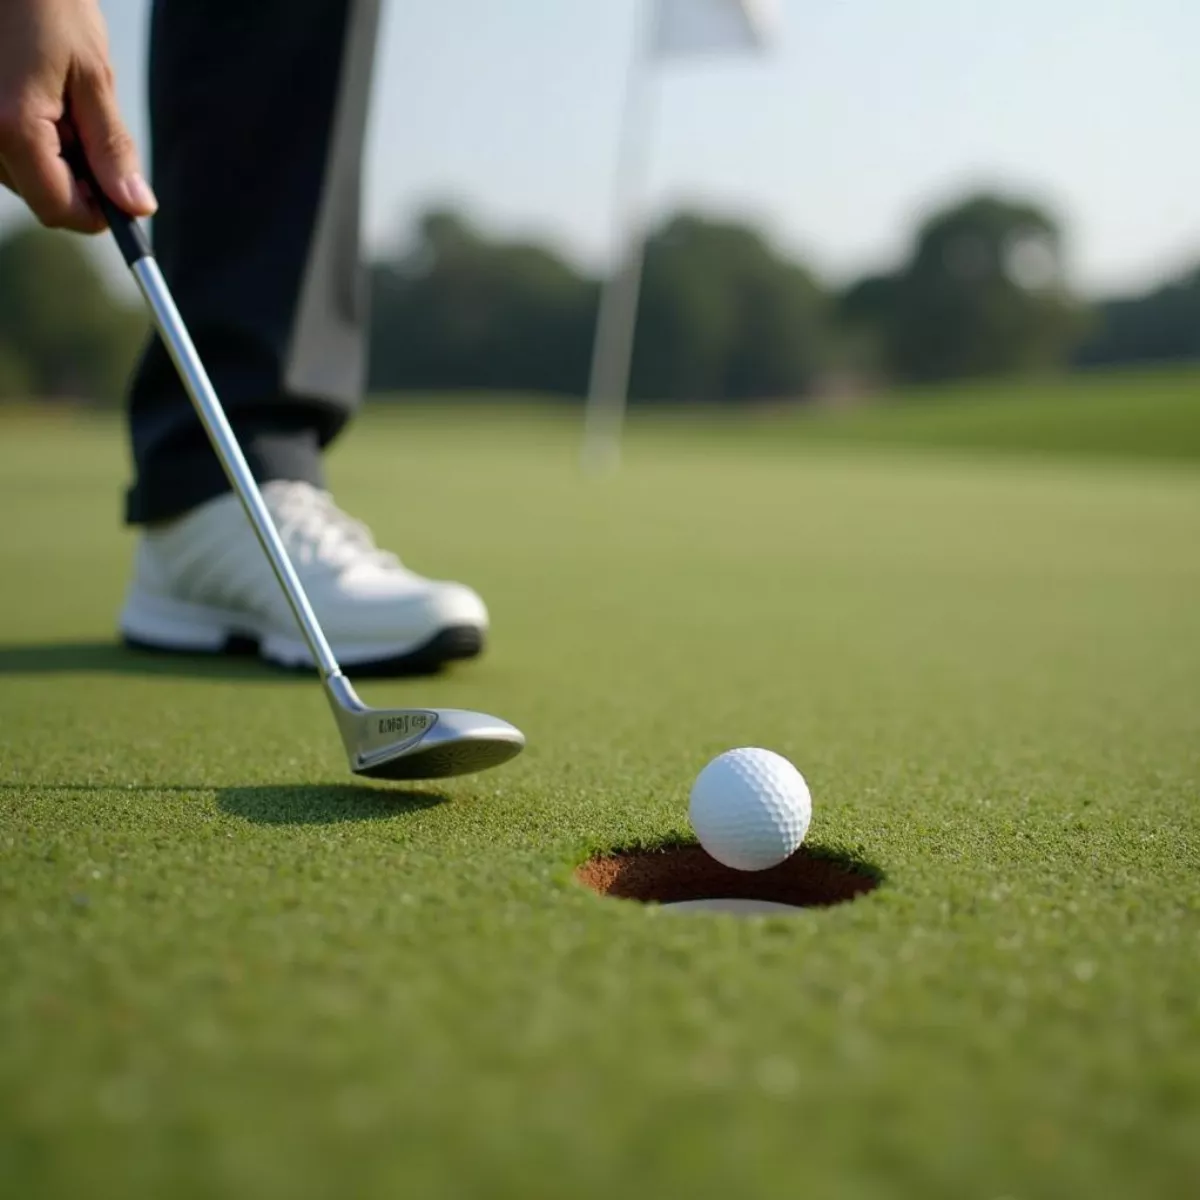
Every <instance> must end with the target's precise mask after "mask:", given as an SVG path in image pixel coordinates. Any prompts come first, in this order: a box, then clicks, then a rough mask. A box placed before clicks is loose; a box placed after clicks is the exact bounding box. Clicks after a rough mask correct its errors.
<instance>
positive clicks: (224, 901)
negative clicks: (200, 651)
mask: <svg viewBox="0 0 1200 1200" xmlns="http://www.w3.org/2000/svg"><path fill="white" fill-rule="evenodd" d="M1130 423H1131V425H1136V424H1137V413H1136V408H1135V406H1134V405H1133V404H1132V403H1131V406H1130ZM783 424H784V425H785V426H786V428H787V430H788V432H787V437H788V438H789V439H790V444H789V445H787V446H786V447H785V446H783V445H782V444H781V441H782V439H781V437H779V436H776V432H775V426H774V425H772V424H771V423H769V422H767V423H764V422H760V423H759V424H758V425H757V426H755V427H754V428H753V429H749V428H747V429H746V430H742V431H739V432H738V433H737V435H736V436H732V435H731V436H729V437H728V438H722V437H720V436H716V435H715V434H714V433H713V432H712V431H711V430H710V431H698V432H697V433H696V434H695V435H694V436H693V435H691V434H679V435H672V434H669V433H668V432H667V431H665V430H664V428H663V427H662V426H661V424H660V423H650V422H648V423H647V425H646V428H645V429H644V430H642V429H639V427H637V426H635V428H634V430H633V431H632V433H631V436H630V441H629V453H628V456H627V461H626V466H625V469H624V471H623V472H622V473H621V474H620V475H618V476H616V477H614V478H609V479H600V480H584V479H582V478H581V477H580V476H579V474H578V472H577V471H576V466H575V444H574V441H573V440H572V438H573V433H574V427H573V426H571V425H568V424H567V423H566V422H565V421H564V420H563V419H561V418H556V417H550V416H533V415H529V414H521V415H517V414H514V413H512V412H508V411H504V410H495V409H494V410H491V411H486V410H478V409H475V410H471V409H450V410H448V411H446V412H444V413H443V414H442V415H440V416H439V415H437V414H433V413H429V412H424V411H412V412H402V413H401V412H395V413H393V412H375V413H372V414H370V415H369V416H368V417H367V418H365V419H364V421H363V422H362V424H361V425H360V426H359V427H357V428H356V429H355V431H354V432H353V433H352V435H351V436H350V437H349V438H348V439H347V441H346V443H345V444H344V446H342V447H341V448H339V449H338V450H337V452H336V453H335V454H334V456H333V458H332V462H331V477H332V481H333V484H334V486H335V488H336V491H337V494H338V496H339V498H340V499H341V500H342V502H343V503H344V504H345V506H346V507H347V508H349V509H350V510H351V511H352V512H355V513H356V514H358V515H361V516H362V517H364V518H365V519H367V520H369V521H370V522H371V523H372V524H373V526H374V527H375V529H376V532H377V534H378V535H379V537H380V540H381V541H382V542H384V543H386V544H388V545H393V546H395V547H396V548H398V549H400V550H401V551H402V553H403V554H404V556H405V557H406V558H407V559H409V560H410V561H411V563H412V565H414V566H415V567H416V568H418V569H420V570H423V571H426V572H428V573H433V574H441V575H445V576H450V577H459V578H463V579H466V580H468V581H470V582H471V583H473V584H475V585H476V586H477V587H479V589H480V590H481V591H482V593H483V594H484V595H485V597H486V598H487V599H488V601H489V604H490V606H491V610H492V615H493V620H494V640H493V643H492V646H491V648H490V651H489V653H488V654H487V656H486V657H485V658H484V659H482V660H481V661H480V662H478V663H476V664H473V665H469V666H465V667H463V668H461V669H457V670H455V671H453V672H452V673H450V674H447V675H445V676H444V677H440V678H438V679H434V680H425V681H402V682H396V683H390V684H389V683H364V684H363V686H362V687H361V691H362V693H363V695H364V698H365V699H367V700H368V702H371V703H397V704H408V703H412V704H429V705H448V706H449V705H462V706H467V707H472V708H479V709H483V710H485V711H492V712H495V713H497V714H499V715H502V716H504V717H506V718H508V719H510V720H512V721H513V722H514V723H516V724H517V725H519V726H520V727H521V728H522V729H524V730H525V732H526V734H527V735H528V738H529V748H528V750H527V752H526V753H525V755H524V756H523V757H522V758H520V759H518V760H517V761H516V762H514V763H513V764H511V765H510V766H508V767H505V768H503V769H502V770H499V771H496V772H493V773H489V774H486V775H481V776H477V777H472V778H468V779H464V780H461V781H452V782H449V783H446V784H445V785H441V786H429V787H422V788H416V789H407V790H406V789H397V788H395V787H387V786H373V785H360V784H357V783H355V782H353V781H352V780H351V779H350V778H349V776H347V774H346V773H345V770H344V766H343V762H342V759H341V752H340V748H339V745H338V741H337V737H336V734H335V732H334V730H333V728H332V726H331V723H330V720H329V714H328V712H327V710H326V708H325V705H324V701H323V699H322V697H321V695H320V693H319V691H318V690H317V689H316V688H315V687H314V686H313V685H312V684H310V683H308V682H303V681H295V680H291V679H285V678H280V677H277V676H275V675H273V674H270V673H268V672H266V671H264V670H260V669H258V668H257V667H255V666H254V665H253V664H246V663H233V664H205V663H175V662H163V661H159V660H156V659H146V658H141V657H137V656H133V655H127V654H125V653H123V652H122V651H120V650H117V649H114V648H112V646H111V631H112V625H113V617H114V613H115V611H116V609H117V607H118V606H119V603H120V599H121V589H122V586H123V584H124V580H125V577H126V572H127V568H128V563H129V558H130V552H131V545H132V543H131V539H130V538H129V536H128V535H127V534H126V533H123V532H122V531H121V530H120V529H119V527H118V515H119V509H120V488H121V485H122V481H123V472H124V466H125V461H124V453H123V449H122V441H121V434H120V431H119V429H118V427H117V426H116V425H115V424H109V423H106V422H104V421H95V422H84V421H81V420H78V419H70V418H64V419H61V420H57V421H52V420H49V419H17V418H8V419H0V498H2V500H3V506H4V512H5V514H6V519H5V522H4V526H3V530H2V531H0V578H2V579H3V586H2V587H0V978H2V980H3V982H2V984H0V1179H3V1180H4V1181H5V1189H4V1190H5V1191H6V1192H8V1193H10V1194H12V1195H14V1196H34V1195H37V1196H56V1197H57V1196H62V1197H78V1196H81V1195H87V1196H99V1195H106V1196H107V1195H112V1196H122V1197H130V1196H147V1197H149V1196H164V1195H172V1196H182V1197H189V1196H195V1197H201V1196H218V1195H219V1196H222V1197H231V1196H237V1197H241V1196H245V1197H255V1198H260V1197H274V1196H280V1197H284V1196H286V1197H288V1198H289V1200H300V1198H305V1197H310V1196H311V1197H316V1196H328V1195H346V1196H349V1195H355V1196H372V1197H373V1196H379V1197H384V1196H387V1197H393V1196H398V1195H412V1196H417V1195H419V1196H422V1197H442V1196H445V1197H461V1196H465V1195H479V1196H513V1197H522V1198H526V1197H533V1196H562V1195H570V1196H573V1197H592V1196H595V1197H612V1196H614V1195H621V1196H653V1197H662V1196H668V1195H673V1196H674V1195H689V1196H693V1197H709V1196H711V1197H730V1196H734V1195H737V1196H797V1195H810V1196H819V1197H822V1198H823V1200H829V1198H838V1197H855V1198H862V1200H874V1198H876V1197H891V1196H898V1195H905V1196H914V1197H921V1198H922V1200H934V1198H938V1197H946V1198H947V1200H952V1198H953V1200H962V1198H964V1197H980V1198H989V1197H1001V1196H1012V1197H1021V1198H1022V1200H1027V1198H1033V1197H1047V1198H1050V1197H1053V1198H1056V1200H1058V1198H1061V1197H1064V1196H1084V1195H1086V1196H1088V1197H1089V1198H1091V1200H1095V1198H1096V1197H1107V1196H1112V1197H1122V1198H1123V1200H1125V1198H1128V1197H1131V1196H1138V1197H1150V1196H1164V1197H1165V1196H1180V1195H1184V1194H1188V1193H1189V1192H1190V1191H1191V1190H1192V1186H1193V1185H1194V1183H1195V1180H1196V1178H1197V1176H1198V1173H1200V1140H1198V1139H1197V1138H1196V1136H1195V1134H1196V1129H1197V1120H1198V1118H1200V1006H1198V1002H1197V982H1198V979H1200V958H1198V953H1200V815H1198V809H1197V798H1198V795H1197V794H1198V790H1200V789H1198V781H1200V704H1198V700H1200V682H1198V681H1200V552H1198V551H1200V474H1198V473H1197V472H1196V470H1195V468H1194V466H1191V465H1189V464H1188V463H1186V462H1185V463H1181V464H1177V465H1170V466H1154V465H1152V464H1150V463H1139V462H1135V461H1132V460H1131V461H1128V462H1123V461H1120V460H1119V459H1116V458H1111V459H1110V460H1099V459H1097V460H1095V461H1089V460H1079V459H1069V458H1062V459H1056V458H1045V457H1043V458H1032V457H1030V458H1022V457H1019V456H1015V455H1012V456H1008V457H970V456H955V455H954V454H951V453H939V454H929V453H926V452H924V451H921V450H918V449H912V450H908V449H896V448H894V449H892V450H883V451H880V450H875V449H869V448H864V447H860V446H857V445H855V444H854V443H853V439H850V438H848V439H846V440H845V441H844V443H840V444H833V443H831V442H830V441H828V440H826V439H817V440H815V441H809V440H806V439H805V438H804V437H803V436H801V435H799V434H794V432H793V430H794V425H795V423H794V421H792V420H791V419H790V418H789V419H787V420H785V421H784V423H783ZM883 440H888V439H886V438H885V439H883ZM891 440H892V441H893V442H896V441H903V440H904V439H903V438H893V439H891ZM968 441H969V439H968ZM747 744H751V745H764V746H768V747H770V748H772V749H775V750H778V751H779V752H780V753H783V754H785V755H787V756H788V757H790V758H791V759H792V760H793V761H794V762H795V763H796V764H797V765H798V766H799V767H800V769H801V770H802V771H803V772H804V773H805V775H806V777H807V778H808V781H809V783H810V785H811V787H812V790H813V795H814V804H815V810H814V820H813V825H812V829H811V831H810V835H809V842H810V844H812V845H814V846H816V847H818V848H820V849H823V850H825V851H829V852H837V853H841V854H847V855H851V856H853V857H857V858H858V859H860V860H863V861H865V862H867V863H869V864H873V865H874V866H875V867H877V868H878V869H879V870H880V871H882V873H883V874H884V876H885V878H884V882H883V885H882V886H881V887H880V888H879V889H878V890H875V891H873V892H871V893H870V894H869V895H864V896H861V897H859V898H858V899H856V900H854V901H853V902H851V903H847V904H842V905H839V906H837V907H834V908H829V909H825V910H820V911H816V910H814V911H811V912H807V913H805V914H803V915H802V916H801V917H800V918H796V917H785V918H773V917H770V916H766V917H758V918H751V919H743V918H739V917H737V916H731V915H724V914H719V913H713V914H701V913H690V914H688V915H686V916H680V915H675V914H672V913H669V912H667V911H664V910H662V909H656V908H654V907H647V906H644V905H640V904H637V903H635V902H633V901H628V900H615V899H604V898H600V897H598V896H596V895H594V894H593V893H591V892H589V891H587V890H586V889H584V888H583V887H581V886H579V885H578V884H577V883H576V882H575V880H574V878H573V870H574V868H575V866H576V865H577V864H579V863H580V862H581V861H582V860H583V859H584V858H585V857H586V856H587V855H588V854H589V853H591V852H593V851H596V850H606V849H612V848H618V847H635V846H654V845H657V844H660V843H663V842H671V841H678V840H681V839H687V837H688V828H687V818H686V800H687V791H688V787H689V784H690V781H691V779H692V778H693V776H694V775H695V773H696V772H697V771H698V770H699V769H700V768H701V767H702V766H703V765H704V763H705V762H706V761H707V760H708V759H709V758H710V757H711V756H712V755H714V754H716V753H718V752H720V751H721V750H724V749H727V748H729V747H731V746H737V745H747Z"/></svg>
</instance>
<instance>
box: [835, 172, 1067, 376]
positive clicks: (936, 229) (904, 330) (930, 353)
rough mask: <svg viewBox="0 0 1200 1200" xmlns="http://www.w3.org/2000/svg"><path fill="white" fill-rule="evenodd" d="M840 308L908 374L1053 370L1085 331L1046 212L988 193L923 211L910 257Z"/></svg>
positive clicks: (855, 291) (865, 283)
mask: <svg viewBox="0 0 1200 1200" xmlns="http://www.w3.org/2000/svg"><path fill="white" fill-rule="evenodd" d="M840 314H841V316H842V318H843V320H844V321H846V322H848V323H849V324H850V325H851V326H854V327H857V328H858V329H859V330H860V331H861V330H873V331H874V332H875V335H876V336H877V338H878V340H879V343H880V345H881V346H882V353H883V358H884V361H885V362H886V364H887V366H888V367H889V368H890V370H891V371H892V372H893V373H894V374H895V375H897V376H899V377H900V378H903V379H909V380H940V379H953V378H960V377H965V376H988V375H1000V374H1009V373H1014V372H1024V371H1030V370H1039V369H1046V368H1050V367H1055V366H1061V365H1063V364H1065V363H1066V362H1067V361H1068V359H1069V357H1070V354H1071V351H1072V349H1073V347H1074V345H1075V344H1076V342H1077V341H1078V339H1079V337H1080V335H1081V333H1082V331H1083V325H1082V321H1081V313H1080V310H1079V309H1078V307H1077V306H1076V304H1075V303H1074V301H1073V300H1072V298H1071V296H1070V294H1069V292H1068V290H1067V288H1066V285H1065V282H1064V272H1063V267H1062V254H1061V233H1060V230H1059V227H1058V225H1057V223H1056V222H1055V220H1054V219H1053V217H1051V216H1050V215H1049V214H1048V213H1046V212H1045V211H1044V210H1043V209H1041V208H1040V207H1038V206H1037V205H1035V204H1031V203H1024V202H1016V201H1012V200H1008V199H1005V198H1003V197H999V196H992V195H978V196H973V197H970V198H968V199H966V200H965V201H963V202H962V203H960V204H958V205H955V206H953V207H951V208H948V209H946V210H944V211H942V212H939V213H936V214H934V215H933V216H932V217H930V218H929V219H928V220H927V221H926V222H925V223H924V224H923V225H922V226H921V227H920V229H919V230H918V231H917V236H916V239H915V244H914V247H913V251H912V254H911V256H910V258H909V261H908V263H907V264H906V265H905V266H904V267H903V268H902V269H901V270H900V271H899V272H898V273H897V274H895V275H893V276H890V277H889V276H874V277H872V278H869V279H865V280H862V281H861V282H860V283H858V284H856V285H855V286H853V287H852V288H850V289H849V290H848V291H847V292H846V293H845V294H844V295H843V296H842V298H841V302H840Z"/></svg>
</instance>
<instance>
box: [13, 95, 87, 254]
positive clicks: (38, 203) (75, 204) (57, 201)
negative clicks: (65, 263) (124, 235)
mask: <svg viewBox="0 0 1200 1200" xmlns="http://www.w3.org/2000/svg"><path fill="white" fill-rule="evenodd" d="M60 149H61V143H60V141H59V136H58V129H57V128H56V126H55V124H54V122H53V121H48V120H44V119H39V118H28V117H21V116H17V117H9V118H2V119H0V173H2V174H0V182H3V183H4V184H5V185H6V186H7V187H9V188H11V189H12V190H13V191H15V192H16V193H17V194H18V195H19V196H20V197H21V198H22V199H23V200H24V201H25V203H26V204H27V205H29V208H30V210H31V211H32V213H33V215H34V216H35V217H37V219H38V220H39V221H40V222H41V223H42V224H43V225H45V226H47V227H49V228H51V229H72V230H75V231H76V232H78V233H97V232H99V231H100V230H101V229H103V228H104V219H103V217H101V216H100V214H99V212H98V211H97V210H96V209H95V208H94V207H93V206H92V205H90V204H89V203H88V201H87V199H86V198H85V197H84V195H83V192H82V190H81V189H80V186H79V184H78V183H77V182H76V180H75V177H74V176H73V175H72V174H71V170H70V168H69V167H68V166H67V164H66V163H65V162H63V160H62V158H61V157H60V156H59V150H60Z"/></svg>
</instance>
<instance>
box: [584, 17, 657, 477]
mask: <svg viewBox="0 0 1200 1200" xmlns="http://www.w3.org/2000/svg"><path fill="white" fill-rule="evenodd" d="M641 7H642V8H643V9H644V12H645V16H644V17H643V18H642V19H641V21H640V23H639V25H638V28H637V34H636V43H635V46H634V52H633V56H632V60H631V62H630V67H629V72H628V77H627V81H626V87H625V111H624V115H623V117H622V120H621V133H620V138H621V141H620V148H619V157H618V162H617V174H616V189H615V200H614V204H613V211H614V214H615V219H614V226H615V228H616V236H617V240H616V254H617V262H616V263H615V265H614V268H613V270H612V271H611V272H610V274H609V276H608V278H607V279H606V280H605V282H604V283H603V284H602V287H601V292H600V311H599V316H598V318H597V322H596V336H595V342H594V346H593V351H592V369H591V378H590V380H589V383H588V397H587V406H586V411H585V417H584V437H583V465H584V469H585V470H591V471H603V470H612V469H614V468H615V467H616V466H617V465H618V464H619V462H620V457H621V433H622V430H623V427H624V422H625V408H626V405H627V403H628V392H629V379H630V369H631V366H632V362H633V347H634V337H635V333H636V330H637V313H638V300H639V293H640V291H641V285H642V266H643V263H644V260H645V252H646V246H645V241H646V232H645V229H644V228H643V225H642V218H641V215H640V206H639V203H638V200H639V197H640V194H641V190H642V184H643V183H644V181H645V178H646V174H647V169H648V166H649V151H650V146H651V142H652V125H653V122H654V117H655V115H656V114H655V107H656V106H655V104H654V100H655V89H654V86H653V79H652V73H653V71H652V68H653V63H652V57H653V55H652V42H653V35H654V30H655V18H656V16H657V10H656V5H655V4H652V3H643V4H642V5H641Z"/></svg>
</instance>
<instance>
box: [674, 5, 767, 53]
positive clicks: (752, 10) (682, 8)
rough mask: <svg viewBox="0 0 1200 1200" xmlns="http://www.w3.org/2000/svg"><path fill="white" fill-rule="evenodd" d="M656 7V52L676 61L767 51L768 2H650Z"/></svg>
mask: <svg viewBox="0 0 1200 1200" xmlns="http://www.w3.org/2000/svg"><path fill="white" fill-rule="evenodd" d="M651 3H653V4H655V5H656V6H657V10H658V11H657V14H656V19H655V29H654V37H653V46H652V49H653V53H654V54H655V55H656V56H657V57H659V58H673V57H676V56H687V55H697V54H712V53H726V54H728V53H732V52H737V51H761V50H765V49H766V47H767V43H768V41H769V39H770V34H771V29H770V25H771V21H770V20H769V17H770V16H771V15H773V14H769V13H768V11H767V4H766V2H765V0H651Z"/></svg>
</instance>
